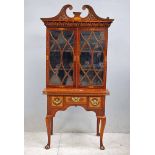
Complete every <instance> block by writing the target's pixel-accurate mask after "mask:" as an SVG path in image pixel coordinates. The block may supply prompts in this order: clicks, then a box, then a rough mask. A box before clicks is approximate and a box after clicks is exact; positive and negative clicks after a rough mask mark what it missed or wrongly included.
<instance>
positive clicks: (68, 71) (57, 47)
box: [49, 30, 74, 85]
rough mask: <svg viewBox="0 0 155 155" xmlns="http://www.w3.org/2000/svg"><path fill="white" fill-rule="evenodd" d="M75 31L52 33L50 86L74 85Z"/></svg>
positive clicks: (54, 31)
mask: <svg viewBox="0 0 155 155" xmlns="http://www.w3.org/2000/svg"><path fill="white" fill-rule="evenodd" d="M73 54H74V32H73V31H67V30H66V31H65V30H64V31H60V30H52V31H50V71H49V84H51V85H73V72H74V71H73Z"/></svg>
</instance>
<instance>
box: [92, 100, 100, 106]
mask: <svg viewBox="0 0 155 155" xmlns="http://www.w3.org/2000/svg"><path fill="white" fill-rule="evenodd" d="M90 102H91V104H92V105H93V106H97V105H98V104H99V101H98V99H97V98H91V99H90Z"/></svg>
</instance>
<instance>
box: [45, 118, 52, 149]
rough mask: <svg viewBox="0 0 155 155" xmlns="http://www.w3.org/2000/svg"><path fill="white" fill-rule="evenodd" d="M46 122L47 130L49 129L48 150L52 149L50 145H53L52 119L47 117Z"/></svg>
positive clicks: (46, 147)
mask: <svg viewBox="0 0 155 155" xmlns="http://www.w3.org/2000/svg"><path fill="white" fill-rule="evenodd" d="M45 121H46V128H47V137H48V142H47V145H46V146H45V149H46V150H47V149H49V148H50V144H51V117H50V116H46V118H45Z"/></svg>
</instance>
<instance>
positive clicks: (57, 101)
mask: <svg viewBox="0 0 155 155" xmlns="http://www.w3.org/2000/svg"><path fill="white" fill-rule="evenodd" d="M61 103H62V99H61V98H55V99H54V100H53V104H55V105H59V104H61Z"/></svg>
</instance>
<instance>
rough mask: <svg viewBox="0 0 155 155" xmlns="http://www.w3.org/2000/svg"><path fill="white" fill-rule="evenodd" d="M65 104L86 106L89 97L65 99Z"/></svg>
mask: <svg viewBox="0 0 155 155" xmlns="http://www.w3.org/2000/svg"><path fill="white" fill-rule="evenodd" d="M65 102H66V103H70V104H74V103H76V104H79V103H80V104H86V103H87V97H78V96H69V97H68V96H67V97H65Z"/></svg>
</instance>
